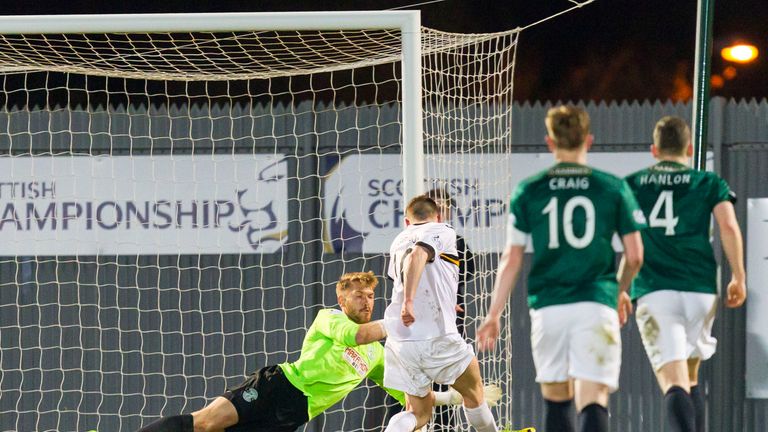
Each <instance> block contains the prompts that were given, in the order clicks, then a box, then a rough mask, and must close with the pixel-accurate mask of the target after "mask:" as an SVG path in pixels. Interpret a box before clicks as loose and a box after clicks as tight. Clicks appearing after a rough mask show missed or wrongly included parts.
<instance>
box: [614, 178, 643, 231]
mask: <svg viewBox="0 0 768 432" xmlns="http://www.w3.org/2000/svg"><path fill="white" fill-rule="evenodd" d="M618 216H619V220H618V223H617V227H616V231H618V232H619V235H620V236H623V235H626V234H629V233H632V232H635V231H640V230H641V229H643V228H645V227H646V221H645V215H644V214H643V211H642V210H641V209H640V206H639V205H638V204H637V199H636V198H635V195H634V194H633V193H632V189H631V188H630V187H629V184H628V183H627V182H626V180H621V184H620V186H619V214H618Z"/></svg>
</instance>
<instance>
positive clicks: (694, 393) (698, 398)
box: [691, 385, 706, 432]
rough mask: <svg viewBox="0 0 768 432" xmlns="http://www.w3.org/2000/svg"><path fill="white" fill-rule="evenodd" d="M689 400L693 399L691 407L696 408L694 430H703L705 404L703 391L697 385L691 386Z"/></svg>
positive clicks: (697, 431)
mask: <svg viewBox="0 0 768 432" xmlns="http://www.w3.org/2000/svg"><path fill="white" fill-rule="evenodd" d="M691 400H693V407H694V408H695V409H696V432H704V423H706V420H705V419H704V414H705V413H706V405H705V402H704V392H703V391H702V390H701V387H699V386H698V385H695V386H691Z"/></svg>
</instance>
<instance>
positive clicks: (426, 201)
mask: <svg viewBox="0 0 768 432" xmlns="http://www.w3.org/2000/svg"><path fill="white" fill-rule="evenodd" d="M437 214H438V208H437V203H436V202H435V200H433V199H432V198H430V197H428V196H427V195H426V194H424V195H418V196H416V197H414V198H412V199H411V200H410V201H408V206H407V207H406V208H405V215H406V216H408V217H409V218H411V219H413V220H417V221H424V220H427V219H430V218H432V217H434V216H436V215H437Z"/></svg>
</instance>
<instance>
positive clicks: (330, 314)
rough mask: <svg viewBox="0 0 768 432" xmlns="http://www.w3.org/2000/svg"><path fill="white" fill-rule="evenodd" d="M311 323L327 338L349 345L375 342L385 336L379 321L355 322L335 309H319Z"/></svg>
mask: <svg viewBox="0 0 768 432" xmlns="http://www.w3.org/2000/svg"><path fill="white" fill-rule="evenodd" d="M312 325H313V326H314V327H315V328H316V329H317V331H318V332H319V333H320V334H322V335H323V336H325V337H327V338H328V339H332V340H334V341H336V342H338V343H340V344H342V345H346V346H351V347H354V346H358V345H364V344H367V343H371V342H375V341H378V340H381V339H384V338H385V337H386V336H387V334H386V332H385V331H384V325H383V324H382V323H381V321H373V322H369V323H366V324H356V323H354V322H352V321H350V320H349V318H347V316H346V315H344V313H343V312H341V311H337V310H330V309H325V310H322V311H320V313H319V314H318V315H317V318H315V322H314V323H313V324H312Z"/></svg>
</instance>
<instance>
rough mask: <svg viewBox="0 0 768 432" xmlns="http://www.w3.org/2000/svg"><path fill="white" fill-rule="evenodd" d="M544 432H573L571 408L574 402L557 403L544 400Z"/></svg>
mask: <svg viewBox="0 0 768 432" xmlns="http://www.w3.org/2000/svg"><path fill="white" fill-rule="evenodd" d="M544 403H545V406H544V407H545V408H544V431H545V432H573V421H572V420H571V406H572V405H573V400H567V401H563V402H555V401H551V400H546V399H544Z"/></svg>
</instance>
